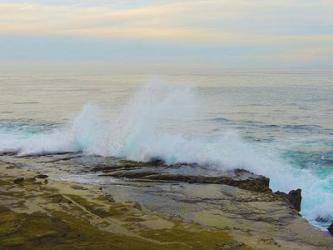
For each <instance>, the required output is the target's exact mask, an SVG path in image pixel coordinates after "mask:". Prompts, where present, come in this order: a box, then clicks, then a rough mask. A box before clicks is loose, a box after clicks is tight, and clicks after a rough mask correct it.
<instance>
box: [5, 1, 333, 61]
mask: <svg viewBox="0 0 333 250" xmlns="http://www.w3.org/2000/svg"><path fill="white" fill-rule="evenodd" d="M133 2H134V1H119V0H117V1H115V0H114V1H93V2H92V1H91V2H89V4H87V3H85V2H84V3H83V4H82V1H74V0H73V1H72V0H71V1H60V0H59V1H37V0H35V1H33V0H30V1H29V0H25V1H23V0H22V1H18V0H17V1H15V0H13V1H1V0H0V34H19V35H22V34H23V35H26V34H28V35H38V36H40V35H47V36H58V37H59V36H70V37H93V38H109V39H127V40H148V41H165V42H169V41H172V42H183V43H185V44H186V43H196V44H206V45H209V44H214V45H220V44H245V45H248V44H252V45H254V46H257V47H260V46H263V45H265V46H271V47H272V48H273V49H274V48H278V47H279V46H280V49H279V50H278V51H280V50H281V48H282V47H285V48H286V51H285V52H284V53H282V54H283V55H285V56H286V57H287V56H290V57H294V58H296V57H298V58H301V57H302V55H303V57H304V58H303V59H304V61H307V60H306V58H308V60H316V58H319V57H320V55H321V54H322V53H324V52H325V51H331V50H332V48H333V45H332V44H333V15H332V13H333V2H332V1H330V0H318V1H309V0H279V1H273V0H272V1H269V0H253V1H246V0H234V1H230V0H204V1H203V0H191V1H190V0H183V1H176V0H170V1H164V0H156V1H143V0H138V1H135V4H134V3H133ZM55 3H57V4H55ZM93 3H96V4H93ZM300 47H302V48H304V49H303V50H300V49H299V48H300ZM313 47H316V48H317V49H316V50H315V51H312V52H309V51H307V49H308V48H309V49H310V48H313ZM321 51H323V52H321ZM306 55H307V56H306ZM256 56H257V55H256ZM272 56H274V53H272ZM278 57H279V58H282V57H283V56H281V55H279V56H278Z"/></svg>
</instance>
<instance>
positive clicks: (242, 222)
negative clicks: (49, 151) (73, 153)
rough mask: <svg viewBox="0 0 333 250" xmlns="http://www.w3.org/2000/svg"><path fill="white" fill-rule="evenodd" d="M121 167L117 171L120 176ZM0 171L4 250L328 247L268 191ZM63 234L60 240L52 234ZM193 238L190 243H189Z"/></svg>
mask: <svg viewBox="0 0 333 250" xmlns="http://www.w3.org/2000/svg"><path fill="white" fill-rule="evenodd" d="M58 157H62V158H64V157H63V156H58ZM59 159H60V158H59ZM59 159H58V160H59ZM55 160H57V159H55ZM61 161H63V160H61ZM126 164H127V165H126V166H127V167H125V166H122V169H123V171H125V172H126V170H124V169H125V168H127V172H128V169H129V168H128V162H127V163H126ZM137 164H139V163H137ZM132 167H133V166H132ZM136 167H138V166H136ZM141 168H142V166H141ZM130 169H131V168H130ZM95 170H96V169H95ZM100 170H101V169H99V171H100ZM103 171H104V175H105V173H106V172H107V171H105V169H104V170H103ZM117 171H118V172H117V173H118V177H120V176H119V174H120V173H121V171H120V169H118V170H117ZM119 171H120V172H119ZM0 172H1V175H0V176H1V178H0V180H1V182H0V190H1V192H0V195H1V201H0V208H1V211H0V213H2V214H3V215H6V216H2V217H1V218H2V220H6V219H8V218H9V219H8V220H9V221H7V222H6V223H1V224H0V232H1V233H0V246H3V248H4V249H12V248H13V247H18V249H40V248H38V247H39V245H40V244H41V246H42V245H43V244H44V246H49V245H47V244H51V246H52V247H55V246H57V247H59V246H61V244H68V245H67V246H72V245H74V246H78V248H74V249H85V248H84V247H86V246H89V249H102V248H104V249H105V247H107V246H108V247H110V246H113V247H114V248H117V249H131V248H133V249H137V248H138V247H139V246H140V247H141V249H145V248H146V249H175V247H177V249H198V248H200V249H330V247H331V246H332V245H333V238H332V237H330V236H329V234H328V232H327V233H326V232H322V231H320V230H318V229H316V228H315V227H314V226H312V225H310V224H309V223H308V222H307V221H306V220H305V219H304V218H302V217H301V216H300V215H299V214H298V212H297V211H296V210H295V209H294V208H291V206H290V204H288V202H287V201H286V200H285V199H277V198H276V195H272V194H269V192H259V191H258V190H246V189H241V188H239V187H237V186H233V185H225V183H219V182H217V183H205V182H202V181H201V182H194V181H193V179H191V180H190V181H189V182H184V180H181V182H179V181H177V180H175V179H174V178H171V177H170V175H169V177H168V178H163V179H162V180H161V179H159V178H156V177H154V178H150V179H145V180H143V179H141V180H140V178H137V177H138V176H136V178H133V179H129V178H128V176H125V177H126V178H127V179H129V180H126V181H124V182H122V181H119V182H115V183H112V184H108V185H106V184H103V183H102V184H99V185H94V184H83V183H75V182H73V181H71V182H70V181H60V180H55V179H54V178H52V177H51V176H50V177H48V176H47V173H46V174H45V173H42V172H38V170H34V169H30V168H26V167H22V166H21V165H20V164H14V163H8V162H4V161H2V162H0ZM108 175H110V171H109V172H108ZM100 176H101V178H110V176H104V177H103V176H102V174H101V173H100ZM141 177H147V175H143V176H141ZM164 177H165V176H164ZM22 178H23V179H22ZM274 197H275V198H274ZM22 218H23V219H24V220H25V219H29V220H32V221H40V220H42V221H45V220H46V221H48V223H49V224H45V225H44V226H45V228H43V226H41V228H40V230H45V229H46V228H47V229H48V230H46V232H45V234H44V233H43V232H42V233H41V232H39V233H36V232H35V231H34V230H37V229H38V228H33V229H29V227H27V228H26V230H25V231H24V229H23V228H22V227H24V225H19V221H21V220H22ZM74 218H75V219H74ZM72 219H73V220H72ZM58 222H59V223H58ZM69 225H70V226H69ZM82 225H83V226H84V228H85V230H84V232H82V230H81V227H82ZM25 226H26V225H25ZM50 228H52V230H51V231H50ZM64 228H67V229H68V235H67V234H66V235H63V234H60V231H63V230H64ZM15 230H16V231H15ZM17 230H18V231H17ZM20 230H23V231H24V233H22V232H23V231H20ZM58 230H59V231H58ZM47 231H49V232H47ZM75 235H76V236H75ZM77 235H80V237H78V236H77ZM106 235H109V237H111V238H112V239H117V240H116V242H117V244H118V245H113V244H116V243H115V242H114V241H109V240H105V239H106V238H108V237H106ZM193 235H195V237H196V239H198V240H197V241H193V240H191V239H192V237H193ZM309 235H311V237H309ZM46 239H47V240H46ZM97 239H98V244H97V243H96V240H97ZM100 241H101V242H100ZM129 241H131V242H132V243H133V244H132V243H128V242H129ZM37 243H38V244H37ZM81 243H82V244H83V245H82V244H81ZM6 244H7V245H6ZM15 244H16V245H15ZM27 244H32V245H29V246H28V245H27ZM34 244H35V245H34ZM45 244H46V245H45ZM80 244H81V245H80ZM63 246H66V245H63ZM19 247H21V248H19ZM29 247H30V248H29ZM80 247H81V248H80ZM228 247H229V248H228ZM56 249H57V248H56ZM59 249H61V247H60V248H59Z"/></svg>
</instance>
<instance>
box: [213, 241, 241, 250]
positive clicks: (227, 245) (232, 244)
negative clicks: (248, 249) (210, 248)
mask: <svg viewBox="0 0 333 250" xmlns="http://www.w3.org/2000/svg"><path fill="white" fill-rule="evenodd" d="M216 246H217V249H221V250H222V249H223V250H224V249H237V248H239V247H242V246H244V243H242V242H238V241H235V240H228V241H225V242H222V243H220V244H217V245H216Z"/></svg>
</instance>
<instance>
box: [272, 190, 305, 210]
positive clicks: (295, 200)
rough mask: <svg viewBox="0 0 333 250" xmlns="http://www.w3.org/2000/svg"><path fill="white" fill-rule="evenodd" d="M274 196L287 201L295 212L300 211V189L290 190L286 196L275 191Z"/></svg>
mask: <svg viewBox="0 0 333 250" xmlns="http://www.w3.org/2000/svg"><path fill="white" fill-rule="evenodd" d="M275 194H277V195H279V196H281V197H283V198H285V199H286V200H288V201H289V203H290V204H291V205H292V207H293V208H295V209H296V210H297V211H301V202H302V189H300V188H298V189H296V190H291V191H290V192H289V193H288V194H286V193H284V192H280V191H277V192H275Z"/></svg>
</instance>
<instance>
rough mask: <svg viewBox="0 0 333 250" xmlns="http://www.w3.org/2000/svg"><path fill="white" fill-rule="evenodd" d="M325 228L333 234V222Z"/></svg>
mask: <svg viewBox="0 0 333 250" xmlns="http://www.w3.org/2000/svg"><path fill="white" fill-rule="evenodd" d="M327 229H328V231H329V232H330V234H331V235H332V236H333V222H332V224H331V225H330V226H329V227H328V228H327Z"/></svg>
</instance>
